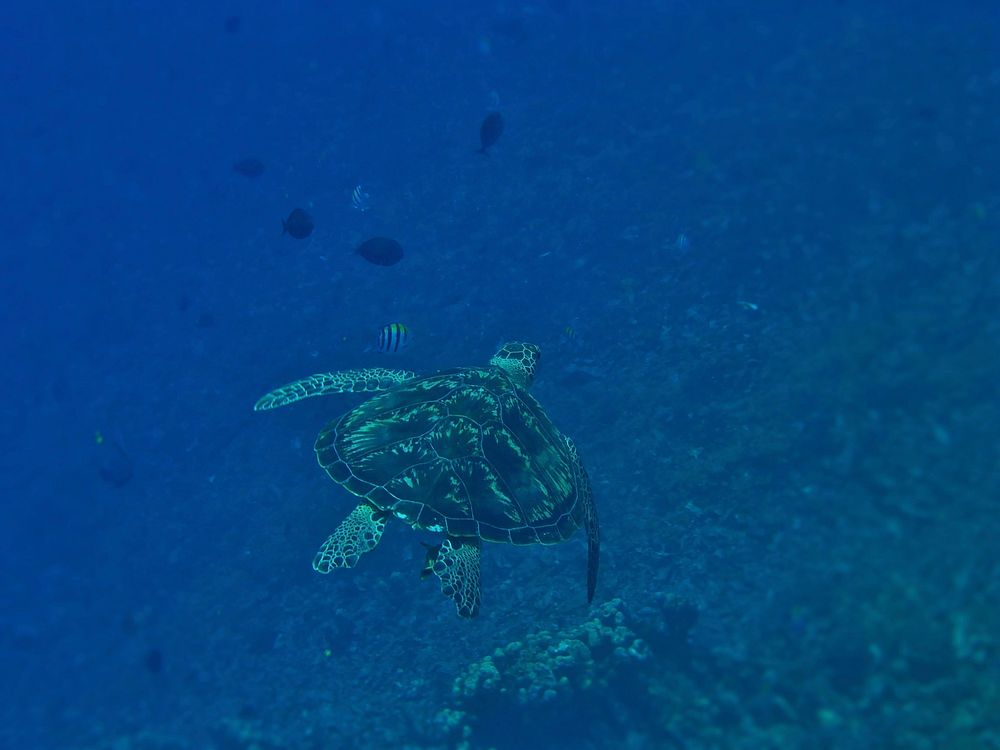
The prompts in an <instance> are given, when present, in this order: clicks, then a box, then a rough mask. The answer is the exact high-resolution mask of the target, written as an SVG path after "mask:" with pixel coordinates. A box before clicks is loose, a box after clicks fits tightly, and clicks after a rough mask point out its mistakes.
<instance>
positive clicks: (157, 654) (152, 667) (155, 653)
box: [143, 648, 163, 674]
mask: <svg viewBox="0 0 1000 750" xmlns="http://www.w3.org/2000/svg"><path fill="white" fill-rule="evenodd" d="M143 662H144V663H145V665H146V671H147V672H149V673H150V674H159V673H160V672H162V671H163V652H162V651H160V649H158V648H151V649H149V651H147V652H146V658H145V659H143Z"/></svg>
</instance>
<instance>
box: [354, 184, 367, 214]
mask: <svg viewBox="0 0 1000 750" xmlns="http://www.w3.org/2000/svg"><path fill="white" fill-rule="evenodd" d="M351 207H352V208H353V209H354V210H355V211H361V212H362V213H364V212H365V211H367V210H368V209H369V208H371V196H370V195H369V194H368V193H367V192H365V190H364V188H362V187H361V186H360V185H358V186H357V187H356V188H354V192H353V193H351Z"/></svg>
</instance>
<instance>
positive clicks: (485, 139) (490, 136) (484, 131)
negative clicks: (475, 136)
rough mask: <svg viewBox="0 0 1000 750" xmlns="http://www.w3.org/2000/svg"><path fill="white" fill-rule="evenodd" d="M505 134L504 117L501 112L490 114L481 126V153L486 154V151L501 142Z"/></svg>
mask: <svg viewBox="0 0 1000 750" xmlns="http://www.w3.org/2000/svg"><path fill="white" fill-rule="evenodd" d="M501 134H503V116H502V115H501V114H500V113H499V112H490V113H489V114H488V115H486V119H485V120H483V124H482V125H480V126H479V143H480V148H479V153H480V154H485V153H486V149H488V148H489V147H490V146H492V145H493V144H494V143H496V142H497V141H498V140H500V136H501Z"/></svg>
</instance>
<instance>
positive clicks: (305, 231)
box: [281, 208, 313, 240]
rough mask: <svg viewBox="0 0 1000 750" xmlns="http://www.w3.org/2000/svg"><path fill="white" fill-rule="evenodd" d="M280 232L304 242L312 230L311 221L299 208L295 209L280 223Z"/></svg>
mask: <svg viewBox="0 0 1000 750" xmlns="http://www.w3.org/2000/svg"><path fill="white" fill-rule="evenodd" d="M281 228H282V231H283V232H284V233H285V234H290V235H291V236H292V237H294V238H295V239H297V240H304V239H305V238H306V237H308V236H309V235H310V234H312V230H313V220H312V219H311V218H310V216H309V214H307V213H306V212H305V211H303V210H302V209H301V208H296V209H295V210H294V211H292V212H291V213H290V214H288V218H287V219H285V220H284V221H283V222H281Z"/></svg>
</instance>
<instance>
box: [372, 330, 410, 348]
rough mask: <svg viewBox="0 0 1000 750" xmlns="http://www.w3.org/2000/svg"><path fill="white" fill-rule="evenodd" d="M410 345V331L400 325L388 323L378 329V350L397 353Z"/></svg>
mask: <svg viewBox="0 0 1000 750" xmlns="http://www.w3.org/2000/svg"><path fill="white" fill-rule="evenodd" d="M409 343H410V329H409V328H407V327H406V326H404V325H403V324H402V323H389V325H385V326H382V327H381V328H379V329H378V350H379V351H380V352H386V353H390V352H398V351H401V350H402V349H405V348H406V346H407V344H409Z"/></svg>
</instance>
